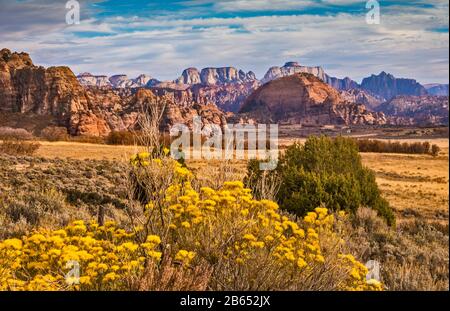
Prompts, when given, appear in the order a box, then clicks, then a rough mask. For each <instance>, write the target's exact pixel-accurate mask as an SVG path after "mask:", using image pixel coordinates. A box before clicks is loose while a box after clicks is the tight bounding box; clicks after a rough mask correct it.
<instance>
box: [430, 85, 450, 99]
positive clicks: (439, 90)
mask: <svg viewBox="0 0 450 311" xmlns="http://www.w3.org/2000/svg"><path fill="white" fill-rule="evenodd" d="M424 87H425V89H426V90H427V92H428V94H429V95H436V96H448V84H438V83H433V84H425V85H424Z"/></svg>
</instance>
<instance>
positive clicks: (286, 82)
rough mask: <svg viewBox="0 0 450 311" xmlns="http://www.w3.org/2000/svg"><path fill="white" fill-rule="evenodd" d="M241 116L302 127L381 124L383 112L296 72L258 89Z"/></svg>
mask: <svg viewBox="0 0 450 311" xmlns="http://www.w3.org/2000/svg"><path fill="white" fill-rule="evenodd" d="M240 112H241V113H245V114H247V115H249V116H251V117H252V118H254V119H256V120H257V121H264V122H287V123H293V124H294V123H295V124H302V125H305V126H317V125H328V124H330V125H358V124H360V125H362V124H384V123H385V122H386V119H385V116H384V114H383V113H373V112H370V111H368V110H367V109H366V108H365V106H364V105H362V104H356V103H352V102H349V101H346V100H345V99H344V98H343V97H341V95H340V94H339V92H338V91H337V90H335V89H334V88H332V87H331V86H329V85H327V84H326V83H324V82H323V81H322V80H321V79H319V78H318V77H316V76H315V75H313V74H309V73H299V74H294V75H290V76H287V77H283V78H279V79H276V80H273V81H271V82H268V83H267V84H265V85H263V86H261V87H260V88H259V89H257V90H256V91H255V92H254V93H253V94H252V95H250V96H249V97H248V98H247V100H246V102H245V103H244V105H243V106H242V108H241V110H240Z"/></svg>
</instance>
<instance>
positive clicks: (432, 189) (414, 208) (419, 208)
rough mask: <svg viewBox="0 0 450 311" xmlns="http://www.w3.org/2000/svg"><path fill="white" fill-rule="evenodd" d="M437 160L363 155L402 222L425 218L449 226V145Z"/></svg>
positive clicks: (407, 156)
mask: <svg viewBox="0 0 450 311" xmlns="http://www.w3.org/2000/svg"><path fill="white" fill-rule="evenodd" d="M443 150H444V153H443V154H441V155H440V156H439V157H437V158H433V157H431V156H425V155H400V154H375V153H365V154H363V155H362V158H363V162H364V164H365V165H367V166H368V167H370V168H371V169H372V170H374V171H375V172H376V175H377V182H378V184H379V186H380V189H381V191H382V193H383V195H384V196H385V198H386V199H387V200H388V201H389V203H390V204H391V206H392V207H393V208H394V209H395V211H396V214H397V217H398V219H399V220H400V221H402V220H412V219H414V218H417V217H422V218H424V219H426V220H428V221H439V222H445V223H448V212H449V210H448V203H449V202H448V195H449V192H448V185H449V174H448V169H449V160H448V141H447V146H446V147H444V149H443Z"/></svg>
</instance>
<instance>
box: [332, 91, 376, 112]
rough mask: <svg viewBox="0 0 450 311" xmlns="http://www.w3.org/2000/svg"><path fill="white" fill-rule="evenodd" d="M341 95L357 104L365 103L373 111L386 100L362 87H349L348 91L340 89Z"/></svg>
mask: <svg viewBox="0 0 450 311" xmlns="http://www.w3.org/2000/svg"><path fill="white" fill-rule="evenodd" d="M340 95H341V97H342V98H344V99H345V100H347V101H349V102H353V103H357V104H363V105H364V106H366V107H367V108H368V109H370V110H372V111H374V110H375V109H376V108H377V107H378V106H379V105H381V104H382V103H383V102H384V100H383V99H382V98H379V97H376V96H374V95H372V94H370V93H369V92H367V91H364V90H361V89H349V90H347V91H340Z"/></svg>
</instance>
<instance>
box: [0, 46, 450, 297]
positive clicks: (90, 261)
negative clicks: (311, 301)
mask: <svg viewBox="0 0 450 311" xmlns="http://www.w3.org/2000/svg"><path fill="white" fill-rule="evenodd" d="M155 74H157V73H155ZM158 109H159V110H158ZM0 112H1V115H0V224H1V226H0V227H1V229H0V239H1V240H2V241H3V242H0V254H1V256H0V289H3V290H14V289H22V290H67V289H75V290H80V289H81V290H353V289H358V290H379V289H384V290H448V280H449V278H448V234H449V230H448V221H449V218H448V215H449V214H448V213H449V210H448V208H449V205H448V204H449V203H448V186H449V175H448V164H449V143H448V122H449V120H448V115H449V110H448V84H447V85H443V84H430V85H421V84H420V83H418V82H417V81H416V80H414V79H407V78H396V77H394V76H393V75H391V74H389V73H386V72H384V71H383V72H381V73H380V74H377V75H375V74H373V75H371V76H369V77H367V78H364V79H363V80H362V82H361V83H358V82H356V81H354V80H352V79H351V78H348V77H346V78H342V79H341V78H336V77H331V76H329V75H328V74H327V73H326V72H325V71H324V69H322V68H321V67H308V66H303V65H301V64H299V63H297V62H292V61H291V62H287V63H286V64H285V65H284V66H282V67H277V66H275V67H272V68H270V69H268V71H267V73H266V74H265V75H264V77H262V78H261V79H258V78H257V77H256V75H255V74H254V73H253V72H251V71H250V72H244V71H243V70H238V69H236V68H234V67H223V68H205V69H202V70H198V69H196V68H188V69H185V70H184V71H183V72H182V73H181V76H180V77H178V78H175V79H174V80H172V81H160V80H158V79H157V78H154V77H152V76H149V75H145V74H142V75H140V76H138V77H137V78H133V79H132V78H128V77H127V76H126V75H124V74H118V75H114V76H111V77H108V76H105V75H93V74H90V73H80V74H78V75H76V74H75V73H74V72H73V71H72V70H71V69H70V68H69V67H65V66H64V67H49V68H44V67H42V66H39V65H38V64H34V63H33V61H32V58H31V57H30V55H29V54H27V53H25V52H14V51H10V50H9V49H6V48H4V49H2V50H1V51H0ZM143 116H144V117H143ZM145 116H147V117H145ZM195 117H200V120H201V127H202V128H206V127H207V126H208V125H216V126H218V127H219V128H222V129H223V128H226V127H227V126H229V125H232V124H241V125H247V124H248V125H255V124H278V126H279V135H278V143H279V144H278V148H279V152H280V163H279V164H278V167H277V168H276V169H275V170H274V171H273V172H261V171H257V170H256V171H255V169H254V166H253V164H252V163H254V161H258V160H257V159H252V158H250V156H248V157H247V158H246V159H227V160H220V159H216V160H207V159H186V161H180V160H178V161H175V160H173V159H171V158H170V142H171V141H172V140H173V139H174V137H169V131H170V129H171V128H172V127H173V126H174V125H176V124H184V125H186V127H187V128H189V129H192V127H193V120H194V118H195ZM207 138H208V133H203V134H202V139H203V140H205V139H207ZM247 151H248V150H247ZM130 159H131V160H130ZM247 188H248V189H247ZM108 232H109V233H108ZM108 234H110V235H111V236H110V237H108V236H109V235H108ZM305 234H306V235H305ZM339 241H340V242H339ZM39 245H41V246H39ZM39 247H42V248H39ZM69 259H71V260H76V261H77V262H79V263H80V264H81V265H82V266H83V274H82V275H81V277H80V278H79V279H77V280H76V282H72V283H70V282H69V283H67V278H66V276H65V275H64V274H61V272H60V271H64V268H63V266H64V265H66V262H67V260H69ZM371 260H372V261H373V260H375V261H377V262H379V263H380V266H381V271H380V273H381V276H380V277H379V278H377V279H367V280H366V274H367V273H368V270H367V268H366V267H365V266H364V264H365V263H366V262H368V261H371ZM61 269H62V270H61ZM58 271H59V272H58ZM275 271H276V272H275ZM286 276H289V278H286ZM221 280H224V281H221Z"/></svg>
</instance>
